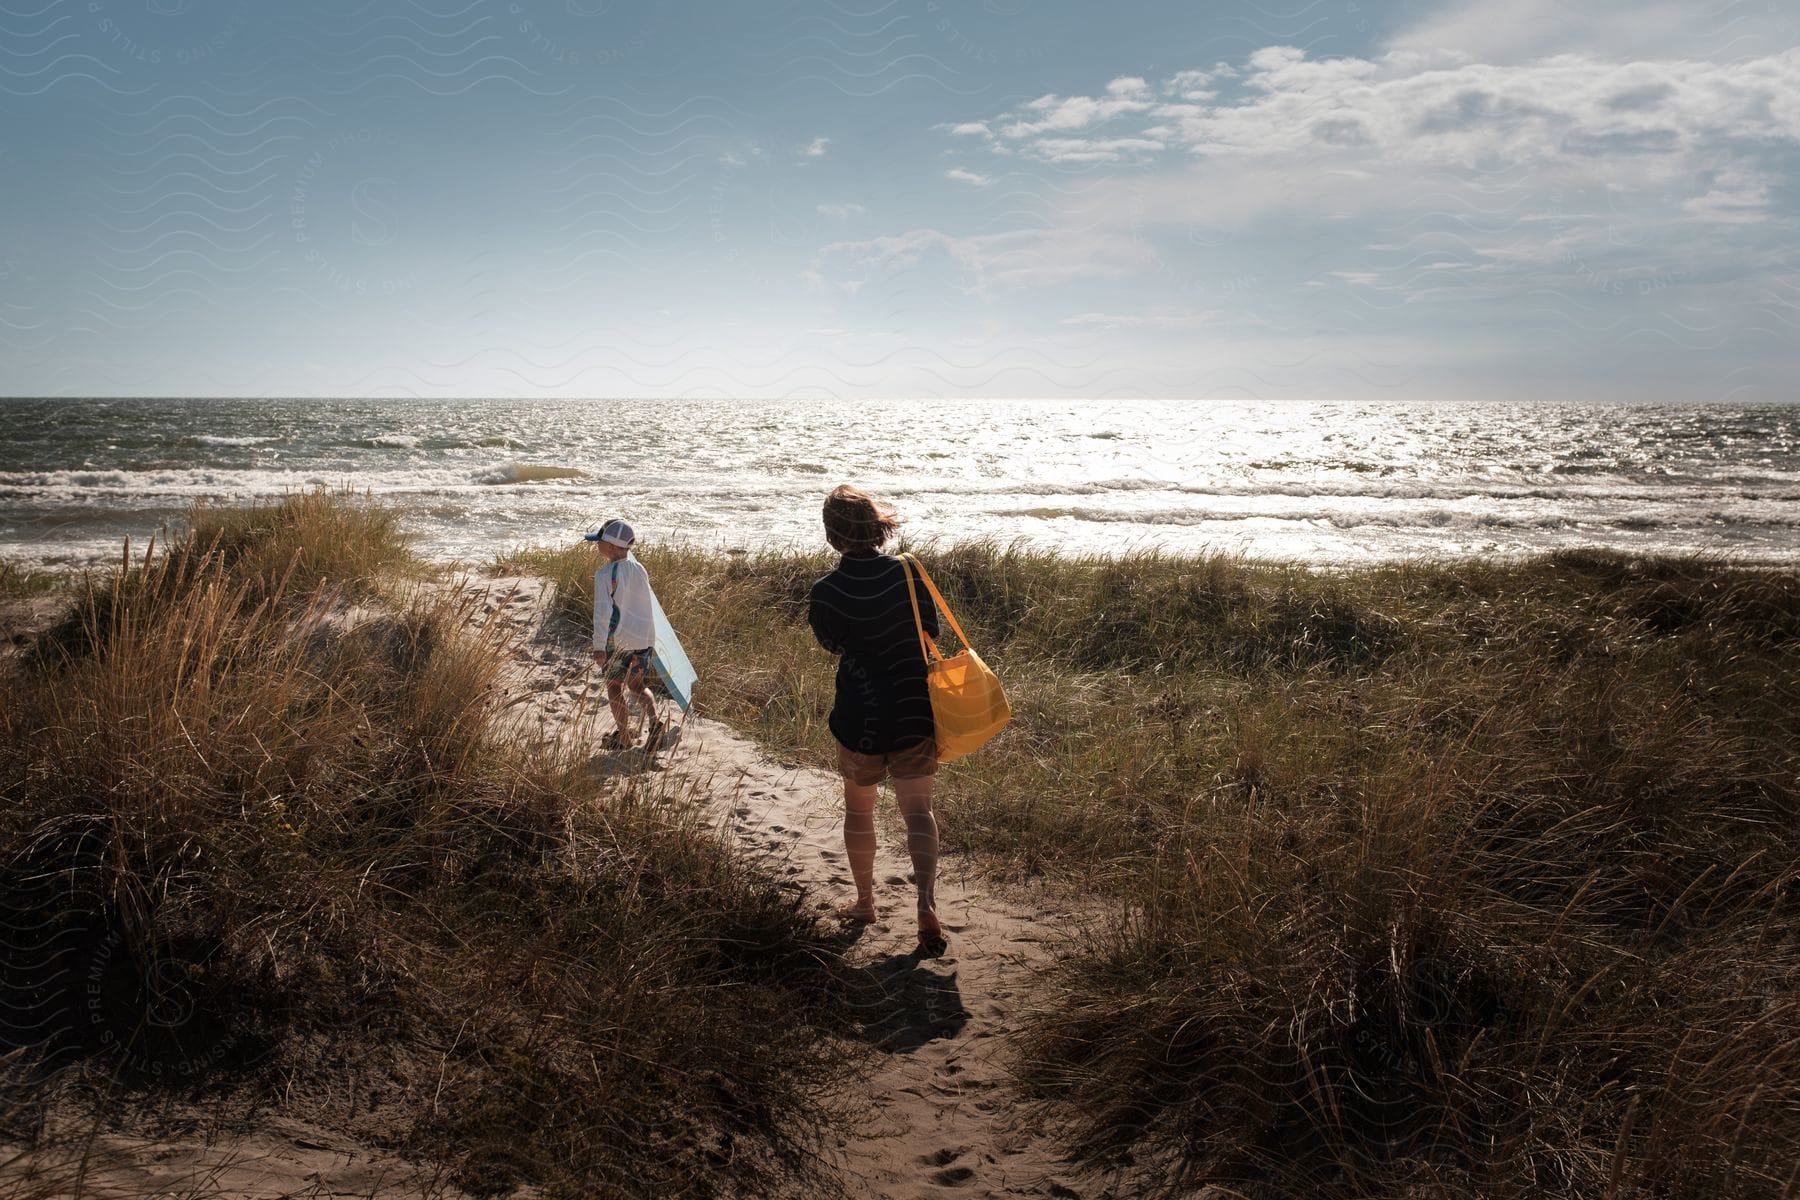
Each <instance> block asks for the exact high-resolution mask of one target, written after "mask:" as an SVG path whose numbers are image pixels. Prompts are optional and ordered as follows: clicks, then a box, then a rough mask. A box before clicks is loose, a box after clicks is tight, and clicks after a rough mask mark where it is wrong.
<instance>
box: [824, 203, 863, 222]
mask: <svg viewBox="0 0 1800 1200" xmlns="http://www.w3.org/2000/svg"><path fill="white" fill-rule="evenodd" d="M865 211H866V210H865V209H864V208H863V206H862V205H860V204H821V205H819V215H820V216H821V217H830V218H831V219H832V220H834V221H844V220H848V219H849V218H851V217H859V216H861V215H862V214H863V213H864V212H865Z"/></svg>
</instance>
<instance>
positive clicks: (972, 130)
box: [949, 121, 991, 137]
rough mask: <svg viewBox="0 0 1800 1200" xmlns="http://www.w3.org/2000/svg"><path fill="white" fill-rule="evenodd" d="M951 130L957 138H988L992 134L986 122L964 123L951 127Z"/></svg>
mask: <svg viewBox="0 0 1800 1200" xmlns="http://www.w3.org/2000/svg"><path fill="white" fill-rule="evenodd" d="M949 130H950V132H951V133H953V134H955V135H956V136H957V137H986V136H988V135H989V133H990V132H991V131H990V130H989V129H988V127H987V122H986V121H964V122H963V123H962V124H960V125H951V126H949Z"/></svg>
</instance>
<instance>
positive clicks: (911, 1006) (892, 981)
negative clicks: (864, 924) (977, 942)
mask: <svg viewBox="0 0 1800 1200" xmlns="http://www.w3.org/2000/svg"><path fill="white" fill-rule="evenodd" d="M931 961H932V960H931V959H929V958H927V957H926V956H925V955H923V954H922V953H920V952H919V951H916V950H915V951H913V952H911V953H909V954H891V955H889V956H888V957H886V958H883V959H879V960H877V961H876V962H872V963H870V964H869V965H868V966H865V967H857V968H855V969H854V971H853V972H852V975H853V986H854V987H855V988H856V990H857V1000H856V1003H857V1008H858V1010H859V1015H860V1016H861V1018H862V1021H861V1025H862V1031H861V1034H860V1036H861V1037H862V1039H863V1040H864V1041H866V1042H868V1043H870V1044H871V1045H873V1046H875V1047H876V1048H877V1049H880V1050H884V1051H886V1052H887V1053H889V1054H908V1053H911V1052H912V1051H914V1050H917V1049H918V1048H919V1047H920V1046H923V1045H925V1043H927V1042H932V1041H936V1040H937V1039H939V1038H953V1037H955V1036H956V1035H957V1034H959V1033H961V1032H962V1029H963V1026H964V1025H967V1024H968V1023H969V1013H968V1010H966V1009H965V1008H964V1007H963V1002H962V991H961V989H960V988H959V987H958V986H957V982H956V972H955V971H949V972H940V971H935V970H932V969H931V968H930V967H928V966H926V965H925V964H926V963H928V962H931Z"/></svg>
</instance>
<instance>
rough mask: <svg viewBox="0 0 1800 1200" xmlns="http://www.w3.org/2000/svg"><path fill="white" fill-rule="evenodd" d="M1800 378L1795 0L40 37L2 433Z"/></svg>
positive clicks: (651, 0) (1050, 2) (42, 7)
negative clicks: (86, 401)
mask: <svg viewBox="0 0 1800 1200" xmlns="http://www.w3.org/2000/svg"><path fill="white" fill-rule="evenodd" d="M1796 378H1800V4H1793V3H1788V2H1785V0H1784V2H1780V3H1770V2H1768V0H1753V2H1752V0H1714V2H1713V3H1709V4H1705V5H1695V4H1692V3H1675V2H1669V0H1632V2H1629V3H1628V2H1626V0H1581V2H1579V3H1574V4H1570V3H1567V2H1557V0H1404V2H1400V3H1376V2H1374V0H1310V2H1309V0H1271V2H1268V3H1260V2H1247V0H1218V2H1210V0H1209V2H1208V3H1204V4H1203V3H1199V2H1197V0H1193V2H1188V3H1172V2H1166V0H1144V2H1141V3H1116V4H1100V3H1096V2H1094V0H957V2H954V3H953V2H952V0H857V2H856V3H835V2H832V0H796V2H794V3H753V2H750V0H733V2H720V0H635V2H633V0H421V2H416V3H415V2H411V0H379V2H376V3H353V2H348V0H289V2H286V3H282V4H279V5H278V4H273V3H268V2H266V0H0V394H7V395H70V396H98V395H158V396H169V395H194V396H211V395H223V396H306V395H349V396H372V397H379V396H445V397H458V396H512V397H531V396H596V397H606V396H614V397H619V396H633V397H684V396H705V397H732V396H741V397H782V396H816V397H820V398H833V399H838V400H843V401H858V400H871V401H874V400H897V399H904V398H906V397H916V396H931V397H955V396H1055V397H1079V398H1092V399H1094V400H1095V401H1096V402H1099V403H1104V402H1105V401H1107V400H1109V399H1117V398H1127V399H1132V398H1144V397H1175V398H1195V399H1206V398H1219V399H1233V400H1244V399H1269V400H1280V399H1308V400H1352V401H1362V400H1379V399H1384V398H1392V399H1396V400H1407V401H1417V400H1452V401H1488V400H1495V401H1521V400H1556V401H1571V400H1572V401H1581V400H1595V401H1605V402H1621V401H1637V400H1642V401H1655V402H1664V401H1667V402H1694V403H1698V402H1714V401H1723V402H1731V403H1761V402H1781V401H1788V400H1791V399H1793V398H1794V389H1793V386H1792V381H1793V380H1794V379H1796ZM884 411H885V412H891V413H895V414H896V415H897V414H898V413H899V412H900V411H902V410H899V409H886V410H883V409H876V410H872V415H876V416H877V417H878V414H880V413H881V412H884ZM878 419H879V417H878Z"/></svg>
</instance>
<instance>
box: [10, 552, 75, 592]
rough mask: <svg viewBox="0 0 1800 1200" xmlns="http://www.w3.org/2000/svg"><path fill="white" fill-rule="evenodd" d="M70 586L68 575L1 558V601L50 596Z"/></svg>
mask: <svg viewBox="0 0 1800 1200" xmlns="http://www.w3.org/2000/svg"><path fill="white" fill-rule="evenodd" d="M68 584H69V577H68V575H66V574H59V573H58V572H55V571H42V570H38V569H36V568H34V567H31V566H28V565H26V564H24V563H21V562H16V561H14V560H13V559H10V558H0V600H21V599H26V598H29V597H32V596H48V595H50V594H52V593H54V592H57V591H60V590H62V589H63V588H64V587H67V586H68Z"/></svg>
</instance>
